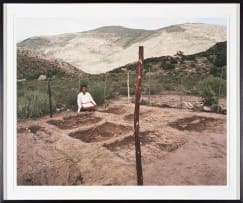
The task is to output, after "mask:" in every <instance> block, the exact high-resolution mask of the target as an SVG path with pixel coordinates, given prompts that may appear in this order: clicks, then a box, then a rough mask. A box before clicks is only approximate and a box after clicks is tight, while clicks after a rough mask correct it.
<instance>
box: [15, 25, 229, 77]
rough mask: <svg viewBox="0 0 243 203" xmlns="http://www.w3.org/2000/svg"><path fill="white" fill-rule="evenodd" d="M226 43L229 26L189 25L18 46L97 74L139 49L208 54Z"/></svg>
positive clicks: (115, 29)
mask: <svg viewBox="0 0 243 203" xmlns="http://www.w3.org/2000/svg"><path fill="white" fill-rule="evenodd" d="M225 40H226V27H224V26H218V25H209V24H197V23H187V24H180V25H173V26H169V27H166V28H161V29H157V30H142V29H131V28H125V27H121V26H106V27H101V28H98V29H95V30H90V31H86V32H79V33H68V34H61V35H56V36H38V37H31V38H28V39H26V40H24V41H22V42H20V43H18V47H24V48H28V49H31V50H37V51H38V52H40V53H44V54H47V55H49V56H52V57H55V58H57V59H62V60H64V61H66V62H68V63H70V64H71V65H73V66H75V67H77V68H79V69H80V70H84V71H85V72H88V73H92V74H98V73H104V72H107V71H110V70H113V69H115V68H117V67H120V66H122V65H124V64H127V63H130V62H133V61H136V60H137V54H138V53H137V52H138V50H137V49H138V46H139V45H143V46H144V47H145V57H146V58H151V57H159V56H165V55H174V54H176V52H178V51H182V52H184V54H186V55H190V54H195V53H198V52H202V51H205V50H206V49H208V48H210V47H211V46H213V45H214V44H215V43H217V42H222V41H225Z"/></svg>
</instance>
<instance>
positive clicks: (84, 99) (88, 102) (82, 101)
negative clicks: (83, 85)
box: [77, 92, 96, 112]
mask: <svg viewBox="0 0 243 203" xmlns="http://www.w3.org/2000/svg"><path fill="white" fill-rule="evenodd" d="M77 104H78V112H80V110H81V108H83V109H90V108H93V107H95V106H96V103H95V101H94V99H93V98H92V96H91V95H90V93H89V92H85V94H84V93H83V92H80V93H79V94H78V96H77Z"/></svg>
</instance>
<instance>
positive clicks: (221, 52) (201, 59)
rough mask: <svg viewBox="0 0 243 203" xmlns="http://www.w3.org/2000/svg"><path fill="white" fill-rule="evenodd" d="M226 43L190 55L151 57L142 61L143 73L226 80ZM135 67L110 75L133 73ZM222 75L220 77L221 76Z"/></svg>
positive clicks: (115, 71)
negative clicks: (210, 76) (211, 77)
mask: <svg viewBox="0 0 243 203" xmlns="http://www.w3.org/2000/svg"><path fill="white" fill-rule="evenodd" d="M226 52H227V42H226V41H225V42H219V43H216V44H215V45H214V46H212V47H210V48H209V49H207V50H206V51H203V52H199V53H196V54H192V55H184V53H182V52H178V53H177V54H175V55H174V56H161V57H152V58H147V59H145V60H144V72H145V73H148V72H149V70H150V72H151V73H150V74H153V75H162V76H166V75H171V74H172V75H174V76H177V77H180V76H181V75H184V76H200V77H206V76H209V75H213V76H215V77H222V78H224V79H226V71H225V68H226V59H227V57H226ZM136 68H137V65H136V64H127V65H125V66H121V67H119V68H116V69H114V70H112V71H110V73H122V72H124V71H126V70H129V71H130V72H133V73H135V72H136ZM221 74H222V75H221Z"/></svg>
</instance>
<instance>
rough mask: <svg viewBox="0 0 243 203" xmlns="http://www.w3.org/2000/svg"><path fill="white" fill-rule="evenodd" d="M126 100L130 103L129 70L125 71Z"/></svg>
mask: <svg viewBox="0 0 243 203" xmlns="http://www.w3.org/2000/svg"><path fill="white" fill-rule="evenodd" d="M127 102H128V104H129V103H130V76H129V70H128V71H127Z"/></svg>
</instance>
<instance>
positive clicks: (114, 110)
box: [100, 107, 126, 115]
mask: <svg viewBox="0 0 243 203" xmlns="http://www.w3.org/2000/svg"><path fill="white" fill-rule="evenodd" d="M100 112H103V113H112V114H117V115H120V114H124V113H126V110H125V109H123V108H121V107H111V108H108V109H106V110H100Z"/></svg>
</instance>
